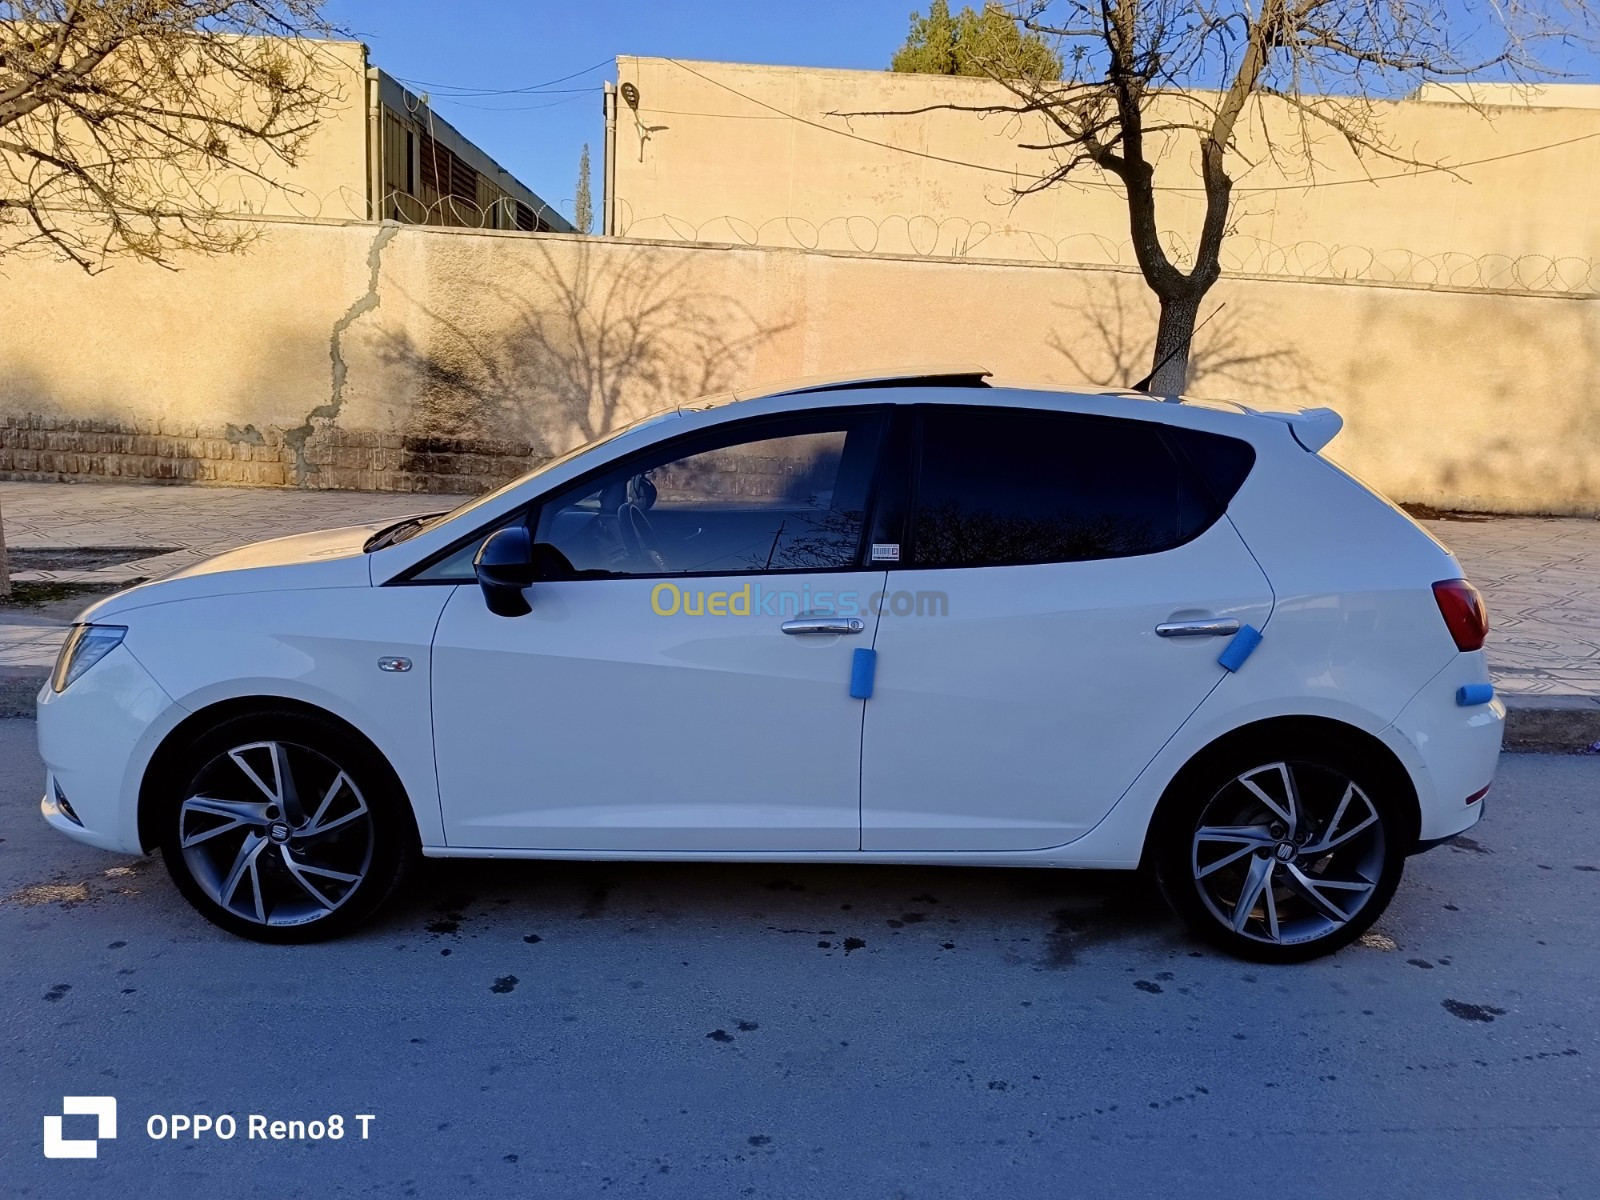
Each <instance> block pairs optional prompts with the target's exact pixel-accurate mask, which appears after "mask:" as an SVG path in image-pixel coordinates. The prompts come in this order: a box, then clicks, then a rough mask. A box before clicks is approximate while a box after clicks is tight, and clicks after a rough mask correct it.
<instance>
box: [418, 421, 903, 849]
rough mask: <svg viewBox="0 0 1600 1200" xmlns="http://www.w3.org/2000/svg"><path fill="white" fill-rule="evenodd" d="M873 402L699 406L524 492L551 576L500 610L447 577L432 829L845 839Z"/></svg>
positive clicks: (479, 836) (869, 617)
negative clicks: (656, 434)
mask: <svg viewBox="0 0 1600 1200" xmlns="http://www.w3.org/2000/svg"><path fill="white" fill-rule="evenodd" d="M881 425H882V417H881V414H880V413H879V412H877V411H874V410H859V409H857V410H835V411H833V412H831V413H823V414H819V415H814V416H806V417H799V418H773V419H764V420H758V421H746V422H740V423H737V424H735V425H729V426H720V427H718V428H717V429H716V430H713V431H712V432H711V433H710V434H707V435H701V436H699V437H697V438H695V439H693V440H691V441H689V442H687V443H681V444H678V443H675V444H672V445H670V446H667V447H665V448H662V449H658V450H654V451H646V452H642V453H640V454H636V455H634V456H632V457H631V458H630V459H629V460H626V461H624V462H622V463H620V464H615V465H613V466H612V467H608V468H606V469H604V470H602V471H601V472H600V473H598V474H595V475H592V476H590V477H587V478H585V479H583V480H580V481H579V482H578V483H575V484H573V485H571V486H569V487H566V488H564V489H562V490H561V491H559V492H558V493H556V494H554V495H552V496H549V497H546V498H544V500H543V501H542V502H541V503H540V504H539V505H538V506H537V507H536V508H535V509H534V510H533V511H530V513H529V514H528V518H527V519H528V520H529V522H530V524H531V525H532V527H533V529H534V537H535V540H537V541H539V542H543V543H545V544H547V545H550V546H553V547H554V548H555V549H556V550H557V551H559V552H560V554H561V555H562V556H563V557H564V558H565V560H567V562H568V563H570V564H571V571H570V572H564V574H566V575H567V576H568V577H565V578H560V579H555V580H552V581H548V582H541V583H537V584H535V585H534V586H533V587H532V588H530V589H529V590H528V593H527V598H528V601H529V604H530V606H531V610H532V611H531V612H529V613H528V614H526V615H524V616H521V617H511V618H506V617H498V616H495V615H494V614H492V613H490V612H489V610H488V609H487V607H486V606H485V605H484V602H483V598H482V596H481V595H480V594H479V592H478V589H477V588H475V587H461V588H459V589H457V591H456V593H455V595H454V596H452V598H451V600H450V602H449V603H448V604H447V605H446V607H445V611H444V614H443V616H442V618H441V620H440V623H439V628H438V632H437V634H436V637H435V642H434V655H433V686H434V736H435V741H436V744H437V758H438V764H439V784H440V792H441V799H442V804H443V809H444V823H445V833H446V839H447V841H448V842H449V844H450V845H451V846H452V847H483V848H506V849H512V848H515V849H545V850H579V851H581V850H595V851H608V850H615V851H635V852H657V851H659V852H662V853H674V852H709V851H755V852H762V851H771V852H794V851H801V852H804V851H813V852H822V851H837V850H855V849H857V848H858V847H859V845H860V809H859V802H860V793H859V782H860V750H861V707H862V701H861V700H857V699H852V698H851V696H850V676H851V664H852V656H853V651H854V650H855V649H856V648H857V647H860V646H870V645H871V642H872V637H873V633H874V626H875V624H876V618H875V617H874V616H873V614H872V612H871V608H870V605H869V604H868V603H867V599H866V598H867V597H869V596H870V595H871V594H872V593H873V592H874V591H876V590H877V589H878V588H880V587H881V586H882V582H883V578H884V572H883V571H882V570H870V569H866V568H865V567H864V560H863V558H862V554H861V541H862V532H863V529H864V527H865V517H866V508H867V502H868V496H869V492H870V482H871V478H872V475H873V472H874V470H875V463H876V456H877V446H878V442H879V440H880V433H881Z"/></svg>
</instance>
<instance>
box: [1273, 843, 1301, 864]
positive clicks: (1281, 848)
mask: <svg viewBox="0 0 1600 1200" xmlns="http://www.w3.org/2000/svg"><path fill="white" fill-rule="evenodd" d="M1299 852H1300V851H1299V848H1298V847H1297V846H1296V845H1295V844H1294V843H1293V842H1279V843H1278V847H1277V849H1276V850H1274V851H1273V853H1274V854H1276V855H1277V856H1278V861H1279V862H1293V861H1294V856H1295V855H1296V854H1298V853H1299Z"/></svg>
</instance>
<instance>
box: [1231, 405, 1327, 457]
mask: <svg viewBox="0 0 1600 1200" xmlns="http://www.w3.org/2000/svg"><path fill="white" fill-rule="evenodd" d="M1241 407H1243V408H1244V409H1245V411H1246V412H1249V413H1254V414H1255V415H1256V416H1258V417H1268V418H1270V419H1271V420H1274V421H1282V422H1283V423H1284V424H1285V425H1287V426H1288V427H1289V432H1290V433H1292V434H1294V440H1295V441H1297V442H1299V443H1300V444H1301V445H1302V446H1304V447H1305V448H1306V449H1307V450H1309V451H1311V453H1313V454H1315V453H1316V452H1317V451H1318V450H1321V449H1322V448H1323V447H1324V446H1326V445H1327V444H1328V443H1329V442H1331V441H1333V439H1334V438H1336V437H1338V436H1339V431H1340V430H1341V429H1343V428H1344V418H1343V417H1341V416H1340V415H1339V414H1338V413H1336V412H1334V411H1333V409H1331V408H1297V409H1294V410H1293V411H1290V412H1273V411H1272V410H1271V409H1259V408H1249V407H1246V406H1243V405H1241Z"/></svg>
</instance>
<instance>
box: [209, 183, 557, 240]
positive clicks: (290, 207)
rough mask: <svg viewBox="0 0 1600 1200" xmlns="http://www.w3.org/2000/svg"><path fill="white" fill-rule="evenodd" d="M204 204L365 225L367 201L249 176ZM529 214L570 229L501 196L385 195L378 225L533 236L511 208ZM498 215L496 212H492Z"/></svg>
mask: <svg viewBox="0 0 1600 1200" xmlns="http://www.w3.org/2000/svg"><path fill="white" fill-rule="evenodd" d="M201 195H202V196H203V197H204V199H205V201H206V202H207V203H208V204H210V205H212V206H213V207H215V208H216V209H218V210H219V211H222V212H235V213H239V214H241V215H245V216H254V217H265V218H268V219H270V218H272V217H274V216H287V217H299V218H302V219H305V220H308V221H366V220H370V219H371V215H370V214H369V213H368V212H367V196H366V193H365V192H364V191H361V190H358V189H355V188H349V187H340V188H338V189H336V190H335V191H332V192H330V193H328V194H327V195H325V196H318V195H317V194H316V193H314V192H309V191H306V190H305V189H303V188H295V187H284V186H274V185H270V184H267V183H265V182H264V181H262V180H259V179H255V178H253V177H250V176H240V177H230V178H227V179H225V180H223V181H222V182H221V183H220V184H219V185H215V186H212V187H209V188H206V189H204V190H202V191H201ZM518 207H520V208H521V209H522V210H524V212H526V213H529V214H532V216H533V218H534V220H535V221H536V222H537V224H538V225H549V224H550V223H552V221H559V222H562V223H563V224H570V222H571V218H569V217H568V216H566V214H564V213H563V212H561V210H560V209H558V208H556V207H555V206H553V205H550V204H539V205H532V204H528V203H526V202H525V201H518V200H516V198H515V197H507V198H504V199H502V200H500V201H498V202H497V203H495V204H491V205H481V204H479V203H477V202H476V201H475V200H469V199H467V198H466V197H464V196H456V195H445V196H440V197H439V198H438V199H437V200H435V201H433V202H432V203H424V202H423V201H422V200H420V199H418V198H417V197H415V196H413V195H411V194H410V193H409V192H398V191H391V192H390V193H389V194H388V195H387V196H385V197H384V199H383V204H382V206H381V211H380V212H379V213H378V214H377V215H378V218H379V219H380V220H387V221H399V222H401V223H402V224H406V225H443V226H451V227H455V228H466V229H502V230H517V229H523V230H524V232H534V230H528V229H526V228H525V226H524V225H522V224H519V222H518V220H517V209H518ZM497 210H498V211H497Z"/></svg>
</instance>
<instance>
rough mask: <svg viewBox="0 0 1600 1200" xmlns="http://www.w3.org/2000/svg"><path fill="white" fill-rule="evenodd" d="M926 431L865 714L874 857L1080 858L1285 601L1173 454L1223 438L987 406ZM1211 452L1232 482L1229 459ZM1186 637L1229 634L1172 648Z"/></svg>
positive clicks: (1221, 450) (931, 413) (865, 818)
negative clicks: (1246, 631)
mask: <svg viewBox="0 0 1600 1200" xmlns="http://www.w3.org/2000/svg"><path fill="white" fill-rule="evenodd" d="M919 423H920V443H919V444H920V462H919V464H918V467H917V469H915V470H914V471H913V473H912V474H913V478H914V479H915V480H916V494H915V497H914V508H913V516H912V520H911V523H910V529H909V532H908V543H909V544H908V546H907V547H906V550H907V553H906V556H905V562H904V564H903V568H902V569H898V570H893V571H891V572H890V574H889V580H888V583H887V584H886V585H885V586H886V589H887V592H888V597H889V598H888V601H887V602H886V603H884V604H883V605H882V606H881V607H882V609H883V617H882V620H881V621H880V623H879V627H878V636H877V639H876V647H877V652H878V653H877V680H876V689H875V691H874V693H873V695H872V698H871V699H870V700H868V701H867V707H866V714H865V716H866V723H865V737H864V742H863V747H862V848H863V849H864V850H867V851H948V852H961V851H1006V850H1030V849H1040V848H1045V847H1050V846H1057V845H1061V844H1063V843H1066V842H1070V841H1072V840H1074V839H1075V838H1077V837H1080V836H1081V835H1083V834H1084V833H1086V832H1088V830H1090V829H1092V828H1093V827H1094V826H1095V825H1096V824H1097V823H1098V822H1099V821H1100V819H1101V818H1102V817H1104V816H1105V814H1106V813H1107V812H1109V811H1110V809H1111V806H1112V805H1113V804H1115V803H1116V801H1117V799H1118V798H1119V797H1120V796H1121V795H1122V793H1123V792H1124V791H1125V790H1126V789H1127V787H1128V786H1129V785H1130V784H1131V783H1132V782H1133V780H1134V778H1135V777H1136V776H1137V775H1138V773H1139V772H1140V771H1141V770H1142V769H1143V768H1144V767H1145V765H1146V764H1148V763H1149V762H1150V760H1151V759H1152V758H1153V757H1155V754H1156V752H1157V751H1158V750H1159V749H1160V748H1161V746H1162V744H1163V743H1165V742H1166V741H1167V739H1168V738H1170V737H1171V736H1172V734H1173V733H1174V732H1176V730H1177V729H1178V728H1179V727H1180V726H1181V725H1182V724H1183V722H1184V721H1185V720H1186V719H1187V718H1188V717H1189V715H1190V714H1191V713H1193V712H1194V710H1195V709H1196V708H1198V707H1199V705H1200V702H1201V701H1202V700H1204V699H1205V697H1206V696H1207V695H1208V694H1209V693H1210V692H1211V690H1212V689H1213V688H1214V687H1216V686H1218V685H1219V683H1220V682H1221V680H1222V679H1223V678H1224V675H1225V674H1226V673H1225V672H1224V670H1223V669H1222V667H1220V666H1219V665H1218V664H1217V656H1218V653H1219V652H1220V651H1221V650H1222V648H1223V646H1224V645H1226V643H1227V640H1228V639H1227V636H1226V632H1225V631H1227V630H1228V629H1229V628H1230V623H1238V624H1241V625H1242V624H1251V625H1254V626H1256V627H1257V628H1260V627H1262V626H1264V625H1265V624H1266V621H1267V617H1268V616H1269V615H1270V613H1271V609H1272V593H1271V590H1270V588H1269V586H1268V583H1267V580H1266V578H1265V576H1264V575H1263V574H1262V572H1261V569H1260V567H1258V566H1257V565H1256V562H1255V560H1254V558H1252V557H1251V555H1250V553H1249V551H1248V550H1247V549H1246V548H1245V546H1244V544H1243V542H1242V541H1241V540H1240V538H1239V535H1238V534H1237V533H1236V532H1235V530H1234V528H1233V526H1232V524H1231V523H1230V522H1228V521H1227V520H1226V519H1219V518H1220V516H1221V510H1222V506H1223V505H1225V504H1226V499H1227V497H1222V498H1221V499H1220V500H1219V499H1218V497H1217V495H1216V491H1215V489H1214V488H1211V487H1208V486H1207V485H1206V483H1205V482H1204V480H1203V479H1202V478H1201V474H1200V472H1199V471H1198V470H1197V468H1196V467H1195V465H1194V460H1192V459H1191V458H1190V457H1189V456H1188V455H1187V454H1186V453H1185V452H1184V449H1183V447H1182V446H1181V445H1179V444H1177V442H1178V440H1179V439H1182V438H1191V439H1193V438H1200V439H1205V438H1210V437H1212V436H1213V435H1207V434H1195V433H1194V432H1193V431H1187V430H1177V431H1172V430H1162V429H1161V428H1160V427H1159V426H1156V425H1154V424H1152V423H1148V422H1144V421H1132V420H1114V419H1110V418H1104V417H1098V416H1090V415H1080V414H1070V413H1040V412H1029V411H1024V410H1013V409H1002V408H987V407H980V406H945V405H939V406H928V407H927V408H926V409H925V410H924V411H923V413H922V415H921V417H920V422H919ZM1216 441H1217V442H1232V439H1225V438H1217V439H1216ZM1233 445H1234V447H1235V448H1242V451H1241V452H1242V454H1243V455H1244V457H1245V459H1246V461H1245V462H1244V464H1243V466H1244V469H1246V470H1247V469H1248V456H1249V454H1250V453H1251V452H1250V450H1249V447H1248V446H1246V445H1244V444H1243V443H1238V442H1233ZM1205 449H1206V452H1207V454H1208V456H1209V458H1208V461H1213V460H1214V461H1216V462H1219V463H1222V464H1223V465H1222V466H1221V468H1220V473H1221V474H1223V475H1226V474H1228V473H1229V472H1230V471H1233V470H1234V468H1233V467H1230V466H1229V465H1227V464H1228V456H1229V453H1230V451H1229V449H1228V447H1226V446H1217V445H1212V444H1209V443H1208V444H1207V446H1206V447H1205ZM1235 473H1236V472H1235ZM1232 486H1233V487H1237V486H1238V481H1237V479H1235V480H1233V482H1232ZM1230 494H1231V493H1230ZM1173 623H1182V624H1184V625H1185V626H1186V627H1188V628H1191V629H1195V628H1201V627H1204V626H1206V625H1214V626H1215V627H1216V628H1217V629H1220V630H1222V631H1224V632H1223V633H1222V634H1208V633H1204V632H1199V633H1189V634H1181V633H1180V634H1179V635H1178V636H1161V635H1159V634H1158V633H1157V626H1168V625H1171V624H1173ZM1164 632H1166V633H1168V634H1170V633H1172V632H1173V631H1172V630H1171V629H1170V628H1169V629H1167V630H1165V631H1164Z"/></svg>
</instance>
